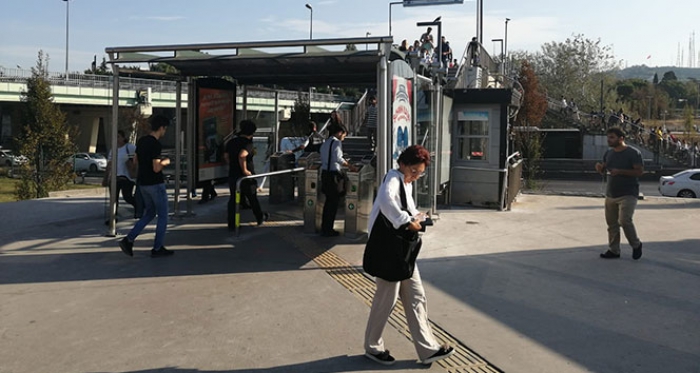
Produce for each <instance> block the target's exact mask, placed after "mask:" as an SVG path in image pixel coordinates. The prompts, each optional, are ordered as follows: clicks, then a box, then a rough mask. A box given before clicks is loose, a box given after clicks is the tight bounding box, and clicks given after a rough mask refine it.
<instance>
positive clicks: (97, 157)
mask: <svg viewBox="0 0 700 373" xmlns="http://www.w3.org/2000/svg"><path fill="white" fill-rule="evenodd" d="M90 158H94V159H105V156H104V155H102V154H99V153H90Z"/></svg>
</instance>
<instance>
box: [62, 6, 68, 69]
mask: <svg viewBox="0 0 700 373" xmlns="http://www.w3.org/2000/svg"><path fill="white" fill-rule="evenodd" d="M63 1H64V2H65V3H66V79H68V29H69V28H68V26H69V23H68V20H69V19H70V17H69V15H70V1H69V0H63Z"/></svg>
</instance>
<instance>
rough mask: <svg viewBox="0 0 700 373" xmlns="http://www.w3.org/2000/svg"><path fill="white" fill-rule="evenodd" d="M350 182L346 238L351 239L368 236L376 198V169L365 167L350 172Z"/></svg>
mask: <svg viewBox="0 0 700 373" xmlns="http://www.w3.org/2000/svg"><path fill="white" fill-rule="evenodd" d="M348 179H349V181H350V183H349V186H348V191H347V194H346V195H345V236H347V237H350V238H356V237H360V236H362V235H365V234H367V233H368V232H367V226H368V224H369V215H370V213H371V212H372V203H373V198H374V179H375V170H374V167H372V166H370V165H369V164H365V165H363V166H362V167H361V168H360V169H359V171H358V172H348Z"/></svg>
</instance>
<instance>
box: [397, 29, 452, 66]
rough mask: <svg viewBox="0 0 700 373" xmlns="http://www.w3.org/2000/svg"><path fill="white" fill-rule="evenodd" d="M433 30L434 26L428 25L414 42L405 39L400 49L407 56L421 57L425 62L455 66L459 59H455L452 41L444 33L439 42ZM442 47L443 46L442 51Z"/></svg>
mask: <svg viewBox="0 0 700 373" xmlns="http://www.w3.org/2000/svg"><path fill="white" fill-rule="evenodd" d="M432 32H433V29H432V27H428V29H427V30H426V32H424V33H423V34H421V36H420V38H418V39H416V40H414V41H413V44H409V42H408V40H407V39H404V40H403V41H402V42H401V45H400V46H399V51H401V52H404V53H406V58H410V57H419V58H420V60H421V62H423V63H425V64H437V63H440V64H441V66H442V67H446V68H452V67H455V66H456V65H457V60H456V59H453V54H452V47H450V42H449V41H447V39H446V38H445V36H444V35H443V36H442V37H441V38H440V41H439V43H440V44H437V43H436V42H435V39H434V37H433V34H432ZM440 47H442V52H441V51H440V49H441V48H440ZM441 53H442V54H441Z"/></svg>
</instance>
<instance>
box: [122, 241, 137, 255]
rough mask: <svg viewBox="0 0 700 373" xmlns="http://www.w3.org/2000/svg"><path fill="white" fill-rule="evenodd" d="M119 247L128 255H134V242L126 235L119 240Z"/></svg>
mask: <svg viewBox="0 0 700 373" xmlns="http://www.w3.org/2000/svg"><path fill="white" fill-rule="evenodd" d="M119 248H120V249H122V252H123V253H124V254H126V255H128V256H134V243H133V242H131V241H129V239H128V238H126V237H124V238H122V239H121V241H119Z"/></svg>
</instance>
